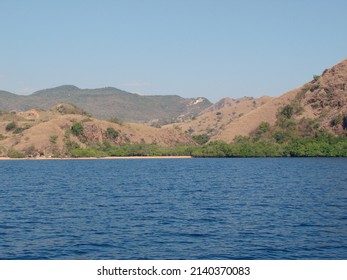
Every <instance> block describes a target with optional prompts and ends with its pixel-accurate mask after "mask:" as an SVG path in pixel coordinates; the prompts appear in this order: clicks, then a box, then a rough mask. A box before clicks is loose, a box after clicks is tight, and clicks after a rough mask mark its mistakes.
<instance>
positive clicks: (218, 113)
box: [175, 96, 272, 136]
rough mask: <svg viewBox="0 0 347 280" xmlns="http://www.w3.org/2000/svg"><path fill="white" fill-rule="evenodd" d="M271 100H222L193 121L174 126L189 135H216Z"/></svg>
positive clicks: (263, 98)
mask: <svg viewBox="0 0 347 280" xmlns="http://www.w3.org/2000/svg"><path fill="white" fill-rule="evenodd" d="M271 99H272V98H271V97H268V96H263V97H260V98H258V99H255V98H252V97H243V98H239V99H233V98H223V99H222V100H220V101H219V102H217V103H216V104H214V105H212V106H210V107H209V108H207V109H206V110H205V111H204V112H202V113H201V114H200V115H199V116H198V117H196V118H195V119H194V120H191V121H188V122H184V123H180V124H175V126H176V127H179V128H180V129H181V130H182V131H184V132H186V133H188V134H191V135H199V134H207V135H209V136H213V135H218V134H219V133H220V132H221V131H223V130H225V128H226V127H228V125H230V124H231V123H232V122H234V121H236V120H237V119H239V118H240V117H242V116H243V115H245V114H247V113H249V112H251V111H253V110H255V109H256V108H258V107H260V106H262V105H264V104H266V103H267V102H269V101H270V100H271Z"/></svg>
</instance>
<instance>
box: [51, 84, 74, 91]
mask: <svg viewBox="0 0 347 280" xmlns="http://www.w3.org/2000/svg"><path fill="white" fill-rule="evenodd" d="M51 89H64V90H79V89H80V88H78V87H76V86H74V85H62V86H58V87H55V88H51Z"/></svg>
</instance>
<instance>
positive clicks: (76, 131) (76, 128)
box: [71, 122, 84, 136]
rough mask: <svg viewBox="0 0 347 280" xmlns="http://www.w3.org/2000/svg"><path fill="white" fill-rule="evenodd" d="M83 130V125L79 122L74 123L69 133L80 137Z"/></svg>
mask: <svg viewBox="0 0 347 280" xmlns="http://www.w3.org/2000/svg"><path fill="white" fill-rule="evenodd" d="M83 129H84V127H83V125H82V124H81V123H79V122H76V123H74V124H73V125H72V127H71V132H72V134H73V135H75V136H80V135H81V134H82V132H83Z"/></svg>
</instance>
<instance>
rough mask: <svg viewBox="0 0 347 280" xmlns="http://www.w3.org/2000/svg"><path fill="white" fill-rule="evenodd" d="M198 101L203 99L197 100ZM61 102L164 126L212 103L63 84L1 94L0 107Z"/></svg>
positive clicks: (107, 116) (102, 116)
mask: <svg viewBox="0 0 347 280" xmlns="http://www.w3.org/2000/svg"><path fill="white" fill-rule="evenodd" d="M197 100H202V102H198V103H195V102H196V101H197ZM58 103H70V104H75V105H78V107H80V108H81V109H83V110H85V111H88V112H89V113H91V114H92V115H93V116H95V117H97V118H100V119H110V118H113V117H116V118H118V119H122V120H124V121H130V122H139V123H151V124H153V125H162V124H165V123H170V122H175V121H178V120H185V119H189V118H192V117H194V116H196V115H197V114H199V113H200V112H201V111H202V110H204V109H205V108H207V107H209V106H210V105H212V103H211V102H210V101H209V100H208V99H206V98H203V97H198V98H183V97H180V96H178V95H139V94H137V93H130V92H127V91H123V90H120V89H117V88H114V87H105V88H97V89H80V88H78V87H76V86H73V85H62V86H58V87H54V88H48V89H43V90H39V91H36V92H34V93H33V94H31V95H26V96H23V95H16V94H11V93H7V94H6V95H5V94H0V110H2V111H17V112H19V111H26V110H29V109H31V108H41V109H44V110H47V109H49V108H51V107H52V106H54V105H56V104H58Z"/></svg>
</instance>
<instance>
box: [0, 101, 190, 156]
mask: <svg viewBox="0 0 347 280" xmlns="http://www.w3.org/2000/svg"><path fill="white" fill-rule="evenodd" d="M145 143H147V144H155V145H158V146H163V147H165V146H175V145H178V144H181V145H187V144H190V143H192V141H191V139H190V138H189V137H188V136H186V135H184V134H183V133H180V132H179V131H177V130H175V129H173V128H171V129H170V128H161V129H160V128H154V127H150V126H147V125H144V124H137V123H123V122H120V121H114V122H109V121H105V120H98V119H95V118H92V117H90V116H89V115H88V114H86V113H84V112H83V110H81V109H79V108H77V107H75V106H73V105H69V104H59V105H57V106H54V107H53V108H51V109H50V110H47V111H44V110H38V109H31V110H29V111H25V112H19V113H0V156H2V157H3V156H11V157H23V156H25V157H46V158H47V157H66V156H73V155H74V153H77V152H79V151H80V150H79V149H86V148H89V149H96V150H99V151H102V150H103V149H112V148H113V147H118V146H120V145H129V144H145ZM88 155H90V154H88Z"/></svg>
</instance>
